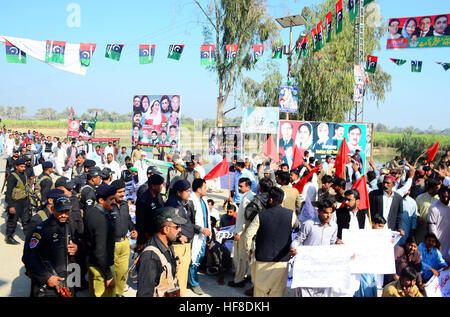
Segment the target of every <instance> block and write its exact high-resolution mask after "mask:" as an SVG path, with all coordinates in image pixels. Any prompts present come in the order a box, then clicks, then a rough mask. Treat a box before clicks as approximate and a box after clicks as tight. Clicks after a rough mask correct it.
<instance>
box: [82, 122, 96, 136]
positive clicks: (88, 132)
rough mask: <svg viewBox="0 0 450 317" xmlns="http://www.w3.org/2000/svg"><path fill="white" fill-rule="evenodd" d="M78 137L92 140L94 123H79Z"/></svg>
mask: <svg viewBox="0 0 450 317" xmlns="http://www.w3.org/2000/svg"><path fill="white" fill-rule="evenodd" d="M79 136H81V137H84V138H93V137H94V136H95V122H88V121H80V129H79Z"/></svg>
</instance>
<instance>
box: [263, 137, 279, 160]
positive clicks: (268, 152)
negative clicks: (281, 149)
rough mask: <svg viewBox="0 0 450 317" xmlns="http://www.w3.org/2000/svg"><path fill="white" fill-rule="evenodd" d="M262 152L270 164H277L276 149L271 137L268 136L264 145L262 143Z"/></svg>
mask: <svg viewBox="0 0 450 317" xmlns="http://www.w3.org/2000/svg"><path fill="white" fill-rule="evenodd" d="M262 152H263V153H264V155H265V156H268V157H270V159H271V160H272V162H278V160H279V158H278V155H277V147H276V146H275V143H274V142H273V139H272V135H269V137H268V138H267V141H266V143H264V145H263V147H262Z"/></svg>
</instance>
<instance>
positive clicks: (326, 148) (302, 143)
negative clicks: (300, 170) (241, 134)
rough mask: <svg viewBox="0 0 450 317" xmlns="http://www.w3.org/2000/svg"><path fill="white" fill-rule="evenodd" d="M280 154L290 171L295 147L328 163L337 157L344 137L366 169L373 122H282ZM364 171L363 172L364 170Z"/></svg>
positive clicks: (279, 136)
mask: <svg viewBox="0 0 450 317" xmlns="http://www.w3.org/2000/svg"><path fill="white" fill-rule="evenodd" d="M279 126H280V128H279V134H278V153H280V154H282V155H283V161H285V162H286V163H287V164H288V165H289V168H291V166H292V162H293V156H294V150H295V147H297V148H298V149H299V150H300V151H308V152H309V156H310V157H314V158H315V159H320V160H322V161H324V160H325V157H326V156H327V155H331V156H332V157H334V156H335V155H336V154H337V153H338V150H339V147H340V145H341V142H342V140H343V139H344V138H345V139H346V142H347V145H348V147H349V149H350V151H351V152H352V153H353V154H355V152H356V150H359V155H360V156H361V159H362V163H363V167H365V166H366V164H365V163H366V157H367V156H370V154H371V147H372V123H330V122H312V121H288V120H280V123H279ZM362 170H363V169H362Z"/></svg>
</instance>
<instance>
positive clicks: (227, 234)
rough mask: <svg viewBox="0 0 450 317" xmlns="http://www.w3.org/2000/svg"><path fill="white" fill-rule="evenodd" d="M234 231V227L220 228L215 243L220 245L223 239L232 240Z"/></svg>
mask: <svg viewBox="0 0 450 317" xmlns="http://www.w3.org/2000/svg"><path fill="white" fill-rule="evenodd" d="M235 229H236V226H228V227H223V228H220V231H219V232H217V233H216V240H217V242H219V243H222V240H223V239H230V238H233V236H234V230H235Z"/></svg>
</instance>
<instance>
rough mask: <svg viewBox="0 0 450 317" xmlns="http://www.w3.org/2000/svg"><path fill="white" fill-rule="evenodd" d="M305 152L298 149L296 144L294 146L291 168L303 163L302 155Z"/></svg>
mask: <svg viewBox="0 0 450 317" xmlns="http://www.w3.org/2000/svg"><path fill="white" fill-rule="evenodd" d="M304 154H305V150H300V149H299V147H298V146H294V153H293V155H294V159H293V162H292V167H291V170H294V169H296V168H297V167H299V166H300V165H302V164H303V155H304Z"/></svg>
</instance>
